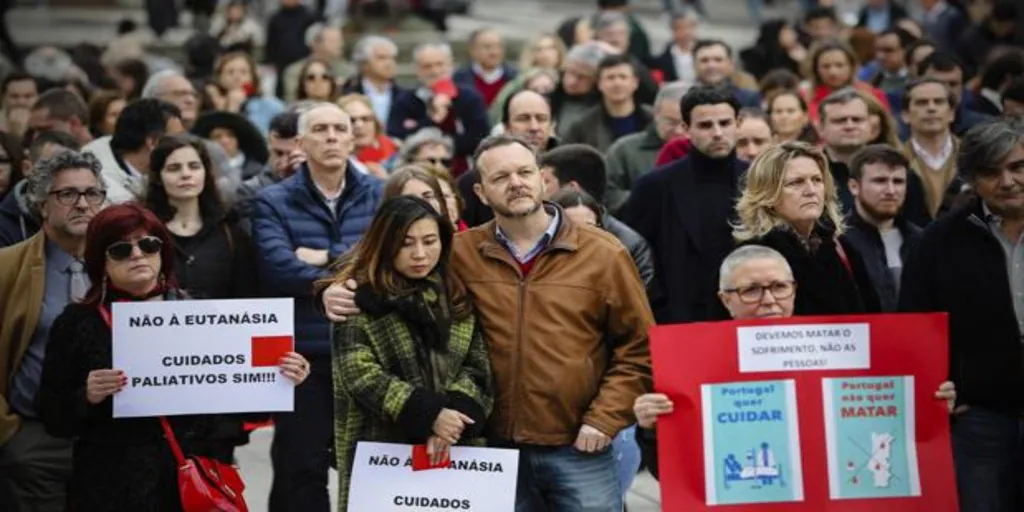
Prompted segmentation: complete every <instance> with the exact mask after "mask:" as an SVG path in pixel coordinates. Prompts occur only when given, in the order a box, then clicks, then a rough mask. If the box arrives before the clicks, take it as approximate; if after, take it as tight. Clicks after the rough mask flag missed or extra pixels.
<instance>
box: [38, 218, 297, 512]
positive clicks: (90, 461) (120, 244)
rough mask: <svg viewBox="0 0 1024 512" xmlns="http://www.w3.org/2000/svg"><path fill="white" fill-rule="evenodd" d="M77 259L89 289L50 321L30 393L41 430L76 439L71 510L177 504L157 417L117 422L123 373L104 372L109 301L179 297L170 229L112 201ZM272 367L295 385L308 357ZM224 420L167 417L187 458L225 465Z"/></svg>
mask: <svg viewBox="0 0 1024 512" xmlns="http://www.w3.org/2000/svg"><path fill="white" fill-rule="evenodd" d="M84 256H85V270H86V273H87V274H88V276H89V279H90V281H91V282H92V288H91V289H90V290H89V292H88V293H87V294H86V296H85V298H84V299H83V300H82V302H81V303H77V304H76V303H72V304H70V305H68V306H67V308H66V309H64V312H63V313H61V314H60V316H58V317H57V319H56V320H55V321H54V323H53V326H52V327H51V329H50V341H49V343H48V344H47V347H46V360H45V363H44V365H43V373H42V382H41V385H40V389H39V394H38V396H37V398H36V404H37V408H38V412H39V417H40V419H41V420H42V421H43V423H44V424H45V425H46V430H47V432H49V433H50V434H51V435H53V436H56V437H65V438H73V439H75V444H74V455H73V461H74V462H73V465H72V474H71V482H70V485H69V490H68V508H69V510H82V511H85V510H88V511H90V512H98V511H111V512H113V511H121V510H150V511H179V510H182V505H181V501H180V498H179V495H178V481H177V463H176V461H175V459H174V456H173V455H172V454H171V450H170V449H169V448H168V440H167V439H165V437H164V433H163V428H162V426H161V422H160V420H159V419H158V418H114V417H112V400H111V397H112V396H113V395H114V394H116V393H118V392H120V391H121V390H122V389H124V387H125V386H126V385H127V382H128V378H129V377H130V376H129V375H126V374H125V372H124V371H123V370H121V369H116V368H111V366H112V351H111V330H110V318H109V311H110V305H111V303H113V302H138V301H161V300H184V299H186V297H185V296H184V293H182V292H181V291H180V290H179V289H178V287H177V286H178V283H177V279H176V278H175V275H174V248H173V247H172V245H171V237H170V234H169V233H168V231H167V228H165V227H164V225H163V223H162V222H160V219H158V218H157V217H156V216H155V215H154V214H153V213H151V212H150V211H149V210H146V209H144V208H143V207H141V206H139V205H137V204H134V203H128V204H121V205H115V206H110V207H108V208H106V209H105V210H103V211H101V212H100V213H98V214H97V215H96V217H94V218H93V220H92V222H91V223H90V224H89V230H88V232H87V233H86V241H85V254H84ZM210 343H216V340H213V339H211V340H210ZM279 368H280V370H281V373H282V374H283V375H284V376H285V377H287V378H288V379H290V380H291V381H293V382H294V383H295V384H296V385H298V384H300V383H301V382H302V381H303V380H305V379H306V377H307V376H308V375H309V363H308V362H307V361H306V359H305V358H303V357H302V356H301V355H299V354H297V353H294V352H290V353H288V354H287V355H285V356H284V357H283V358H281V360H280V361H279ZM222 417H223V415H217V414H207V415H198V416H174V417H171V418H168V420H169V423H170V427H171V430H172V431H173V432H174V434H175V435H174V437H176V438H177V440H178V442H179V443H180V445H181V449H182V451H183V452H184V454H185V456H201V457H208V458H211V459H214V460H217V461H220V462H222V463H224V464H232V463H233V461H232V456H231V453H232V450H233V448H234V446H233V443H232V442H231V440H230V439H222V438H221V437H220V435H219V434H220V429H219V426H220V425H221V424H222V422H221V421H220V419H221V418H222Z"/></svg>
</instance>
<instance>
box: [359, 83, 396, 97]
mask: <svg viewBox="0 0 1024 512" xmlns="http://www.w3.org/2000/svg"><path fill="white" fill-rule="evenodd" d="M362 86H363V94H365V95H367V96H369V97H371V98H372V97H374V96H388V97H390V96H391V89H392V88H393V87H392V85H391V83H390V82H388V85H387V86H386V87H384V90H383V91H380V90H377V86H376V85H374V84H373V82H371V81H369V80H367V79H366V78H364V79H363V81H362Z"/></svg>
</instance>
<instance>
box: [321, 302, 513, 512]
mask: <svg viewBox="0 0 1024 512" xmlns="http://www.w3.org/2000/svg"><path fill="white" fill-rule="evenodd" d="M417 343H419V341H418V340H417V338H416V337H415V336H414V335H413V333H412V332H411V331H410V329H409V328H408V327H407V326H406V324H405V322H404V321H403V320H402V319H401V318H400V317H399V316H398V314H397V313H387V314H384V315H381V316H379V317H372V316H370V315H368V314H365V313H364V314H361V315H358V316H356V317H354V318H350V319H349V320H348V321H347V322H345V323H343V324H335V325H334V337H333V340H332V343H331V353H332V358H333V364H332V368H333V378H334V443H335V451H336V457H337V463H338V478H339V486H338V489H339V496H338V510H339V511H345V510H347V507H348V487H349V481H350V478H351V474H352V460H353V458H354V457H355V451H356V443H357V442H359V441H375V442H385V443H410V444H411V443H423V442H424V441H426V439H427V437H429V436H430V435H431V431H432V429H433V423H434V420H435V419H436V418H437V414H438V413H439V412H440V411H441V408H442V407H444V408H449V409H456V410H458V411H459V412H462V413H463V414H466V415H467V416H469V417H471V418H473V420H474V421H475V422H476V423H475V424H474V425H472V426H470V427H467V428H466V431H464V432H463V435H462V439H464V440H465V441H471V440H472V439H474V438H476V437H480V436H482V435H483V429H484V427H485V426H486V424H487V416H488V415H490V412H491V405H492V403H493V400H494V395H493V385H492V377H491V366H490V360H489V359H488V354H487V344H486V342H485V341H484V339H483V335H482V333H481V331H480V328H479V325H478V323H477V320H476V317H475V316H473V315H470V316H469V318H467V319H465V320H462V321H453V322H452V326H451V329H450V339H449V342H448V353H447V354H446V355H447V358H448V359H447V360H448V372H447V375H446V376H445V377H444V382H445V383H446V385H445V390H444V391H443V392H441V390H437V391H438V393H432V392H430V391H428V388H427V385H428V384H427V383H428V381H429V379H430V376H429V374H428V373H427V371H426V368H424V367H423V366H422V364H421V363H420V358H419V357H418V355H417V354H418V350H417V345H416V344H417Z"/></svg>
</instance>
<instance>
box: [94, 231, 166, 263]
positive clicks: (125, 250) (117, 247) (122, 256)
mask: <svg viewBox="0 0 1024 512" xmlns="http://www.w3.org/2000/svg"><path fill="white" fill-rule="evenodd" d="M163 245H164V243H163V241H162V240H160V239H159V238H157V237H155V236H144V237H142V238H140V239H139V240H138V241H137V242H129V241H127V240H124V241H121V242H114V243H112V244H110V246H108V247H107V257H108V258H110V259H112V260H114V261H124V260H127V259H128V258H131V257H132V252H134V251H135V248H136V247H138V248H139V251H140V252H141V253H142V254H143V255H144V256H152V255H154V254H156V253H158V252H160V248H161V247H162V246H163Z"/></svg>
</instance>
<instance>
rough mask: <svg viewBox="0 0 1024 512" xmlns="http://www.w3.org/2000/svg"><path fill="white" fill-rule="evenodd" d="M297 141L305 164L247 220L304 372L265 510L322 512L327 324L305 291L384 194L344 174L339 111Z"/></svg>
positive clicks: (275, 457) (274, 460) (328, 441)
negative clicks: (291, 313)
mask: <svg viewBox="0 0 1024 512" xmlns="http://www.w3.org/2000/svg"><path fill="white" fill-rule="evenodd" d="M297 132H298V137H297V138H298V146H299V149H300V150H301V151H302V152H303V153H305V155H306V161H305V162H304V163H302V164H301V165H300V166H299V168H298V170H296V171H295V173H294V174H292V175H291V176H290V177H288V178H285V179H284V180H282V181H280V182H279V183H275V184H273V185H270V186H268V187H266V188H264V189H263V190H261V191H260V192H259V193H258V195H257V196H256V201H255V205H254V214H253V220H252V237H253V242H254V245H255V246H256V254H257V255H258V258H257V260H258V264H259V281H260V285H261V287H262V290H263V293H264V295H266V296H269V297H292V298H294V299H295V350H296V352H299V353H301V354H302V355H304V356H306V358H307V359H308V360H309V362H310V367H311V371H312V373H311V374H310V376H309V378H308V379H307V380H306V382H305V383H304V384H303V385H302V386H299V387H297V388H296V389H295V411H294V412H292V413H287V414H279V415H277V416H275V418H274V425H275V427H274V428H275V430H274V442H273V445H271V448H270V459H271V464H272V465H273V468H274V483H273V486H272V488H271V492H270V504H269V510H270V511H271V512H292V511H303V512H306V511H309V512H327V511H328V510H329V507H330V500H329V499H328V494H327V470H328V465H329V457H328V453H329V450H330V448H331V446H332V440H333V434H334V430H333V429H334V427H333V412H334V411H333V409H332V408H331V407H330V403H331V400H332V385H331V343H330V327H329V324H328V323H327V320H326V319H325V318H324V316H323V314H322V313H321V312H320V311H319V310H318V308H317V307H316V306H315V304H314V301H315V300H316V299H315V297H314V295H313V283H314V282H316V281H318V280H320V279H324V278H326V277H328V276H330V275H331V271H330V269H329V264H330V263H331V262H333V261H336V260H337V259H338V257H339V256H341V255H342V254H344V253H346V252H347V251H349V250H350V249H351V248H352V247H353V246H354V245H355V244H356V243H357V242H358V241H359V239H360V238H362V236H363V232H364V231H366V229H367V228H368V227H369V226H370V222H371V221H372V219H373V215H374V213H375V212H376V211H377V207H378V206H379V205H380V201H381V197H382V193H383V184H382V183H381V182H380V180H378V179H377V178H375V177H374V176H371V175H368V174H364V173H362V172H359V171H358V170H356V169H355V166H354V165H352V160H350V154H351V151H352V121H351V119H350V118H349V116H348V114H346V113H345V111H344V110H342V109H341V108H340V107H338V106H337V105H335V104H333V103H318V104H316V105H314V106H312V107H311V108H309V109H308V110H305V111H303V112H301V113H300V114H299V119H298V127H297ZM324 404H327V406H326V407H325V406H324Z"/></svg>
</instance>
